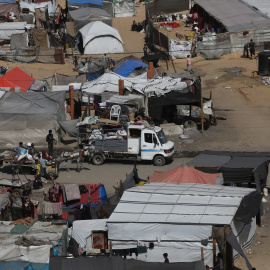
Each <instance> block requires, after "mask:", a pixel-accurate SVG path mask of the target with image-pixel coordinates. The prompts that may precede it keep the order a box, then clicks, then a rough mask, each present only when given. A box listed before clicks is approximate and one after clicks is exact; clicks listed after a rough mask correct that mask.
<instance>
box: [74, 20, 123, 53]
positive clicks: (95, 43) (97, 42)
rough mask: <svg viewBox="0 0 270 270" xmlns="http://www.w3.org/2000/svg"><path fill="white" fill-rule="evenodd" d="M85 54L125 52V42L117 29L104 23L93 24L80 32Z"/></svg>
mask: <svg viewBox="0 0 270 270" xmlns="http://www.w3.org/2000/svg"><path fill="white" fill-rule="evenodd" d="M79 32H80V34H81V36H82V41H83V47H84V53H85V54H103V53H121V52H124V48H123V40H122V38H121V36H120V34H119V32H118V30H117V29H115V28H113V27H110V26H109V25H107V24H105V23H103V22H99V21H96V22H91V23H89V24H87V25H85V26H84V27H83V28H81V29H80V30H79Z"/></svg>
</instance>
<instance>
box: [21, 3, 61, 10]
mask: <svg viewBox="0 0 270 270" xmlns="http://www.w3.org/2000/svg"><path fill="white" fill-rule="evenodd" d="M46 6H47V7H48V12H49V13H51V12H55V11H56V8H57V1H55V3H54V4H52V2H51V1H48V2H42V3H27V2H24V1H21V2H20V8H21V9H23V8H28V9H29V10H30V11H31V12H33V13H35V9H36V8H44V7H46Z"/></svg>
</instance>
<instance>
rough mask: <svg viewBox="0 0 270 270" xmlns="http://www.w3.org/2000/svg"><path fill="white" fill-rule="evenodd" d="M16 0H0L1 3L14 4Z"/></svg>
mask: <svg viewBox="0 0 270 270" xmlns="http://www.w3.org/2000/svg"><path fill="white" fill-rule="evenodd" d="M15 3H16V2H15V1H14V0H0V5H1V4H15Z"/></svg>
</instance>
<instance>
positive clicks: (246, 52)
mask: <svg viewBox="0 0 270 270" xmlns="http://www.w3.org/2000/svg"><path fill="white" fill-rule="evenodd" d="M248 47H249V42H247V43H246V44H245V45H244V57H247V58H248Z"/></svg>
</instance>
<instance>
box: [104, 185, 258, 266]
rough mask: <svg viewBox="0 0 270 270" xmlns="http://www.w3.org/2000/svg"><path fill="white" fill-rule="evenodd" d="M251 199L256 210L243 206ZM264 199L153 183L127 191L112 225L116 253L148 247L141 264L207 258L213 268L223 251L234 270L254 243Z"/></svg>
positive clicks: (229, 190)
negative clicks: (166, 257)
mask: <svg viewBox="0 0 270 270" xmlns="http://www.w3.org/2000/svg"><path fill="white" fill-rule="evenodd" d="M245 198H248V200H249V201H250V202H252V204H253V206H254V210H255V211H254V212H253V211H252V213H251V211H250V210H251V208H252V207H251V208H250V205H249V207H245V204H242V201H243V199H245ZM260 200H261V198H260V194H259V193H257V192H256V191H255V190H254V189H248V188H235V187H225V186H220V185H201V184H172V183H148V184H145V185H142V186H138V187H133V188H130V189H128V190H126V191H125V192H124V194H123V195H122V197H121V200H120V202H119V203H118V205H117V207H116V208H115V210H114V212H113V213H112V215H111V216H110V217H109V219H108V221H107V226H108V238H109V241H112V245H113V250H118V249H121V250H123V249H132V248H135V249H136V248H145V251H146V253H143V254H138V257H137V259H138V260H140V261H147V262H163V257H162V256H161V255H162V254H163V253H165V252H166V253H168V254H169V258H170V262H171V263H176V262H194V261H199V260H201V258H202V256H204V263H205V264H208V265H209V266H210V267H211V266H212V265H213V260H214V259H215V256H216V253H215V252H221V253H222V254H223V261H224V269H232V268H231V266H232V262H233V259H235V258H236V256H237V255H238V253H242V251H241V250H242V248H244V249H246V248H247V247H248V246H249V245H250V244H251V243H252V240H253V238H254V234H255V231H256V219H255V218H254V216H256V214H257V213H258V210H259V207H260ZM242 209H243V210H245V211H243V212H241V211H240V212H241V213H240V212H239V210H242ZM247 215H249V217H248V219H245V218H246V217H247ZM212 238H214V239H215V240H216V241H217V243H218V245H216V242H215V241H213V239H212ZM232 240H233V241H232ZM224 242H226V243H227V244H226V245H225V246H226V248H225V249H224ZM150 244H151V245H150ZM218 246H219V247H220V250H219V251H218V249H219V248H218ZM232 249H233V250H232ZM236 249H237V250H238V251H236ZM216 250H217V251H216ZM202 254H203V255H202ZM127 258H132V256H127ZM133 258H134V257H133ZM247 263H248V262H247ZM225 265H226V266H225ZM249 269H251V268H249Z"/></svg>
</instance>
